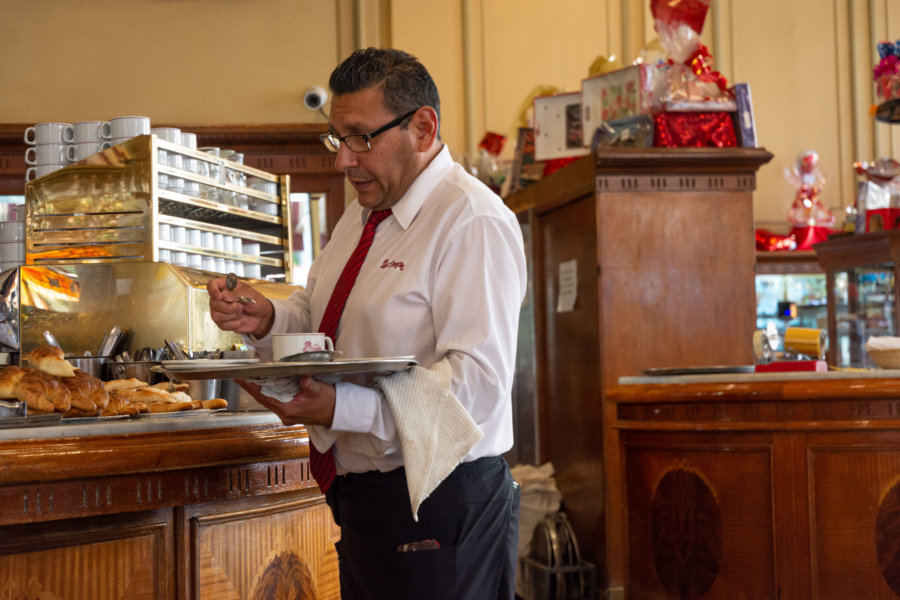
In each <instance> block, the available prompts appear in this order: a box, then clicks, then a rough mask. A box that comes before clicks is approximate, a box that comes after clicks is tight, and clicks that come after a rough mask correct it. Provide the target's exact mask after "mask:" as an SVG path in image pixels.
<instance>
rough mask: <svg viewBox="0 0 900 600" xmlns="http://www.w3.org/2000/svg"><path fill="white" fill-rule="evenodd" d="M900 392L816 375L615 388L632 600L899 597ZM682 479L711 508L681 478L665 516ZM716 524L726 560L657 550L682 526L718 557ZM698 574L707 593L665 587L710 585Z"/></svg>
mask: <svg viewBox="0 0 900 600" xmlns="http://www.w3.org/2000/svg"><path fill="white" fill-rule="evenodd" d="M898 384H900V382H898V380H897V379H889V378H878V379H843V378H829V379H825V378H821V377H818V378H817V377H815V376H810V378H809V379H796V380H788V381H758V380H742V381H741V382H733V383H729V382H725V381H723V382H709V383H702V382H696V381H695V382H692V383H658V384H636V385H622V386H618V387H616V388H615V389H612V390H610V391H609V392H608V394H607V398H608V400H609V401H610V402H611V403H613V404H614V406H615V407H616V415H617V421H616V424H615V427H616V428H617V429H618V430H619V432H620V441H621V449H622V468H623V469H624V472H625V482H626V483H625V488H624V489H623V491H622V494H623V498H624V500H625V502H626V507H627V515H628V517H627V521H626V522H625V527H626V528H627V533H626V538H627V547H628V572H627V577H626V591H627V593H628V594H629V597H633V598H693V597H702V598H778V597H780V598H791V599H798V600H803V599H811V598H815V599H817V600H819V599H825V600H838V599H840V600H845V599H847V598H866V599H869V598H872V599H883V600H888V599H893V598H897V597H898V596H900V562H898V561H897V556H898V553H897V548H898V547H900V520H898V516H897V515H898V514H900V452H898V451H897V445H896V439H897V435H898V432H900V418H898V417H900V395H898V393H897V389H898ZM679 470H683V471H687V472H688V473H691V474H695V475H696V476H697V478H699V480H700V481H702V482H703V483H704V484H705V485H707V486H708V489H709V491H710V494H711V495H712V497H713V498H714V500H715V501H714V502H708V501H706V502H704V501H703V497H702V495H701V494H698V493H697V492H696V490H695V489H694V488H695V487H696V486H692V485H688V484H687V483H686V482H685V481H682V482H681V483H680V485H679V486H677V487H676V488H675V491H676V492H677V493H675V494H673V493H672V491H671V490H669V491H668V493H669V496H670V497H672V498H674V500H672V502H670V503H669V504H668V505H664V506H666V507H667V508H668V509H669V510H672V511H674V514H675V515H677V516H678V517H679V519H678V520H673V519H672V518H671V517H672V514H670V513H660V512H659V507H660V506H661V505H660V503H659V502H658V498H657V496H658V495H659V489H660V487H661V482H662V481H664V479H665V478H666V477H667V476H668V475H669V474H671V473H673V472H677V471H679ZM717 518H719V520H720V521H721V551H720V552H719V553H718V554H715V553H713V552H707V553H701V552H698V551H697V550H695V551H694V552H693V553H690V554H682V555H681V559H682V560H680V561H675V560H674V559H673V557H672V556H671V555H667V554H665V553H661V552H660V546H661V544H660V540H663V541H664V540H667V539H669V538H670V537H671V536H672V535H673V534H672V533H671V531H669V530H670V529H672V527H673V526H672V525H671V524H672V523H673V522H674V523H676V524H677V527H675V529H677V530H679V531H681V532H682V534H683V535H682V537H681V538H680V540H681V542H682V546H681V547H682V548H691V547H692V546H691V544H692V543H698V544H700V545H701V546H703V547H714V546H710V544H709V543H708V539H709V538H711V537H713V536H711V534H710V533H709V531H711V530H714V529H715V527H714V525H715V523H716V519H717ZM698 523H700V524H704V526H706V527H707V529H703V528H698V527H695V526H694V525H696V524H698ZM710 524H711V525H712V526H711V527H710ZM662 547H663V548H665V545H664V544H663V545H662ZM710 557H712V558H713V560H711V559H710ZM698 573H699V574H703V573H706V574H709V573H711V574H713V575H714V577H713V581H712V583H711V585H709V587H708V590H707V591H705V592H704V593H703V594H696V595H691V594H687V595H685V594H680V593H673V591H672V589H671V588H670V587H667V586H666V585H665V582H666V581H671V580H674V581H679V582H696V581H700V582H704V581H707V580H704V579H703V578H702V577H700V576H699V575H698ZM707 582H708V581H707Z"/></svg>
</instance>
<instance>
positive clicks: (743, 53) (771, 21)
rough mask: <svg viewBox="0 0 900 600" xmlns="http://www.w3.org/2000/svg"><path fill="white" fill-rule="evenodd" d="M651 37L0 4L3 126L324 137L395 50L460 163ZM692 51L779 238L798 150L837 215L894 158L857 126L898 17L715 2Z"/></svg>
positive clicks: (635, 29) (825, 7)
mask: <svg viewBox="0 0 900 600" xmlns="http://www.w3.org/2000/svg"><path fill="white" fill-rule="evenodd" d="M653 36H654V31H653V22H652V19H651V17H650V14H649V0H566V1H565V2H548V1H547V0H77V1H76V0H0V84H2V86H3V92H2V93H0V122H5V123H33V122H40V121H46V120H61V121H77V120H85V119H100V118H109V117H112V116H117V115H124V114H145V115H149V116H150V117H151V119H152V120H153V121H155V122H157V123H163V122H169V123H184V124H190V123H198V124H201V123H203V124H218V123H221V124H227V123H287V122H316V123H324V121H325V119H324V118H323V117H322V116H321V115H320V114H318V113H316V112H311V111H308V110H307V109H305V108H304V107H303V105H302V103H301V97H302V94H303V91H304V90H305V89H306V88H307V87H308V86H310V85H316V84H318V85H325V84H326V83H327V79H328V74H329V73H330V72H331V69H332V68H333V67H334V66H335V65H336V64H337V62H338V61H339V60H340V58H342V57H343V56H345V55H346V54H347V53H349V52H350V51H351V50H352V49H353V48H355V47H361V46H367V45H375V46H379V45H393V46H395V47H398V48H403V49H405V50H408V51H409V52H411V53H413V54H415V55H417V56H419V57H420V58H421V59H422V60H423V62H424V63H425V64H426V65H427V66H428V67H429V69H430V70H431V72H432V74H433V75H434V77H435V80H436V81H437V84H438V88H439V90H440V92H441V96H442V100H443V106H442V113H443V115H442V116H443V126H442V134H443V136H444V139H445V140H446V141H447V142H448V143H449V144H450V146H451V149H452V150H453V151H454V154H455V155H456V156H457V158H460V157H461V156H462V155H463V154H465V153H467V152H471V151H472V150H473V149H474V147H475V145H476V144H477V142H478V140H479V139H480V138H481V136H482V135H483V134H484V132H485V131H497V132H500V133H505V134H510V133H511V132H512V127H513V125H514V120H515V118H516V113H517V110H518V108H519V106H520V104H521V103H522V101H523V99H524V98H525V97H526V96H527V95H528V93H529V92H530V91H531V90H532V89H533V88H534V87H535V86H537V85H552V86H555V87H557V88H561V89H566V90H577V89H579V87H580V83H581V79H582V78H583V77H584V76H585V75H586V74H587V70H588V67H589V66H590V64H591V62H592V61H593V60H594V59H595V58H596V57H597V56H599V55H604V56H610V55H616V56H617V57H618V58H620V59H622V60H624V61H625V62H626V63H627V62H630V61H631V60H632V59H634V57H635V56H636V55H637V53H638V51H639V50H640V49H641V48H642V47H643V46H644V45H645V44H646V43H647V42H648V41H649V40H650V39H652V37H653ZM703 38H704V41H705V42H706V43H707V44H708V45H709V46H710V47H711V49H712V50H713V55H714V59H715V65H716V67H717V68H718V69H719V70H721V71H722V73H723V74H724V75H725V76H726V77H727V78H728V80H729V81H731V82H741V81H743V82H749V83H750V85H751V89H752V93H753V100H754V107H755V109H756V117H757V128H758V137H759V140H760V142H761V144H762V145H764V146H765V147H766V148H767V149H769V150H770V151H771V152H773V154H774V155H775V158H774V159H773V161H772V162H771V163H770V164H769V165H766V166H764V167H763V168H762V169H761V170H760V172H759V177H758V192H757V194H756V203H755V218H756V219H757V221H760V222H765V223H769V224H772V225H786V220H785V219H786V213H787V210H788V208H789V207H790V204H791V201H792V196H793V190H792V189H791V187H790V186H789V184H788V183H787V182H786V181H785V180H784V175H783V171H784V168H785V167H790V166H791V165H792V164H793V162H794V159H795V157H796V155H797V154H798V153H799V152H801V151H802V150H805V149H807V148H812V149H814V150H816V151H817V152H818V153H819V155H820V157H821V163H820V167H821V169H822V171H823V172H824V174H825V175H826V176H827V177H828V180H829V182H828V184H827V185H826V188H825V190H824V193H823V201H824V202H825V203H826V204H827V205H828V206H830V207H831V208H832V209H833V210H834V211H835V212H838V213H839V212H840V211H842V210H843V207H844V206H846V205H847V204H849V203H850V202H852V198H853V194H854V186H855V177H854V175H853V172H852V169H851V165H852V162H853V161H855V160H859V159H862V160H874V159H875V158H878V157H879V156H897V155H898V154H900V135H897V134H895V133H894V129H895V128H894V126H891V125H884V124H878V123H876V122H874V121H873V120H872V119H871V118H870V117H869V115H868V109H869V105H870V104H871V103H872V102H873V85H872V81H871V69H872V66H873V64H874V62H875V61H876V51H875V42H876V41H879V40H882V39H897V38H900V0H790V1H785V0H754V1H753V2H747V1H746V0H714V1H713V5H712V8H711V10H710V14H709V16H708V17H707V21H706V28H705V30H704V35H703ZM326 108H327V107H326ZM513 143H514V141H513V140H511V139H510V140H509V141H508V142H507V151H506V152H505V155H507V156H508V154H509V149H510V148H511V146H512V144H513Z"/></svg>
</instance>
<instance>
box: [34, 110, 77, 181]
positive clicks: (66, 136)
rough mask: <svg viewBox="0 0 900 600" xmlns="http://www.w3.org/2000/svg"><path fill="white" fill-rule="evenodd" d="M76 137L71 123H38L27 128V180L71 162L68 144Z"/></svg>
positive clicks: (41, 175)
mask: <svg viewBox="0 0 900 600" xmlns="http://www.w3.org/2000/svg"><path fill="white" fill-rule="evenodd" d="M73 139H74V130H73V128H72V125H71V124H70V123H38V124H37V125H34V126H33V127H29V128H28V129H26V130H25V143H26V144H28V145H29V148H28V149H27V150H26V151H25V162H26V163H27V164H29V165H31V167H29V168H28V170H26V171H25V181H31V180H32V179H35V178H36V177H43V176H44V175H47V174H49V173H52V172H53V171H56V170H58V169H61V168H63V167H64V166H66V165H67V164H69V163H70V162H72V161H71V160H70V159H69V150H68V146H69V144H71V143H72V140H73Z"/></svg>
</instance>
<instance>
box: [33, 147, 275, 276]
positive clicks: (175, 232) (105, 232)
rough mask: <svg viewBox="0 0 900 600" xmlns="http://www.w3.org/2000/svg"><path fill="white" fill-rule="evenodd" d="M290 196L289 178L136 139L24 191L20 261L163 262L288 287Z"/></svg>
mask: <svg viewBox="0 0 900 600" xmlns="http://www.w3.org/2000/svg"><path fill="white" fill-rule="evenodd" d="M172 156H178V157H181V158H182V160H181V161H178V162H175V161H171V160H168V158H170V157H172ZM173 163H174V164H179V163H180V164H182V165H183V166H185V167H187V165H192V168H191V169H190V170H189V169H188V168H176V167H173V166H170V165H171V164H173ZM176 182H177V185H175V184H176ZM288 190H289V181H288V177H287V176H284V175H282V176H277V175H272V174H270V173H267V172H265V171H261V170H259V169H256V168H253V167H250V166H247V165H243V164H239V163H237V162H233V161H230V160H226V159H222V158H218V157H216V156H214V155H212V154H207V153H205V152H200V151H197V150H191V149H189V148H187V147H184V146H180V145H177V144H173V143H171V142H167V141H164V140H161V139H159V138H157V136H155V135H142V136H137V137H135V138H133V139H131V140H128V141H126V142H123V143H121V144H118V145H116V146H112V147H110V148H108V149H106V150H104V151H102V152H99V153H97V154H94V155H91V156H89V157H88V158H86V159H84V160H82V161H80V162H78V163H75V164H72V165H70V166H67V167H65V168H63V169H60V170H58V171H55V172H53V173H50V174H49V175H45V176H43V177H40V178H38V179H35V180H34V181H30V182H28V183H27V184H26V186H25V203H26V222H27V232H26V250H25V261H26V264H28V265H48V264H59V263H67V264H73V263H119V262H142V261H147V262H155V261H160V262H171V263H173V264H176V265H178V266H189V267H193V268H196V269H203V270H206V271H213V272H220V273H221V272H231V271H235V272H237V273H238V274H239V275H245V276H248V277H255V278H258V279H282V280H284V281H286V282H290V281H291V256H292V253H291V236H290V231H291V223H290V221H291V219H290V210H287V206H288V204H287V202H288Z"/></svg>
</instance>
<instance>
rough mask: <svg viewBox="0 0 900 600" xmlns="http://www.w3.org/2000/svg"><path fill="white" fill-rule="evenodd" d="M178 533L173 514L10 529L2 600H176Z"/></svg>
mask: <svg viewBox="0 0 900 600" xmlns="http://www.w3.org/2000/svg"><path fill="white" fill-rule="evenodd" d="M173 531H174V527H173V517H172V512H171V510H159V511H150V512H146V513H140V514H132V515H116V516H112V517H104V518H94V519H84V520H79V521H61V522H58V523H53V524H49V525H38V526H30V527H23V526H18V527H7V528H3V529H2V533H0V598H3V599H4V600H7V599H9V600H12V599H15V600H74V599H90V600H166V599H174V598H175V585H174V581H175V579H174V557H173V553H172V548H173V542H174V536H173Z"/></svg>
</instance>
